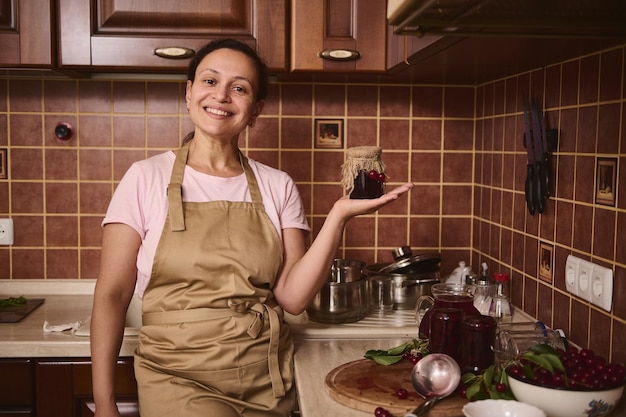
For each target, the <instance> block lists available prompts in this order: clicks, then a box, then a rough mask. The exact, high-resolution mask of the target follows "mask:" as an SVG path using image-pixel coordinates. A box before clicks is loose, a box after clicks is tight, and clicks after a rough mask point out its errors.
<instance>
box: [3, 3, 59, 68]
mask: <svg viewBox="0 0 626 417" xmlns="http://www.w3.org/2000/svg"><path fill="white" fill-rule="evenodd" d="M51 16H52V2H51V0H0V67H5V68H7V67H12V68H20V67H28V68H51V67H52V65H53V64H54V61H53V54H52V47H53V45H52V39H53V36H52V19H51Z"/></svg>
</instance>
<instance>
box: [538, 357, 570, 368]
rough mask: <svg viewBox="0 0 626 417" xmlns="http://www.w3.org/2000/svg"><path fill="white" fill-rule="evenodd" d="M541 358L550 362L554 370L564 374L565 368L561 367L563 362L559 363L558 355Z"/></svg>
mask: <svg viewBox="0 0 626 417" xmlns="http://www.w3.org/2000/svg"><path fill="white" fill-rule="evenodd" d="M541 356H543V357H544V358H545V359H546V360H547V361H548V362H550V363H551V364H552V367H553V368H554V369H557V370H559V371H561V372H565V367H564V366H563V362H561V358H559V356H558V354H554V355H553V354H544V355H541Z"/></svg>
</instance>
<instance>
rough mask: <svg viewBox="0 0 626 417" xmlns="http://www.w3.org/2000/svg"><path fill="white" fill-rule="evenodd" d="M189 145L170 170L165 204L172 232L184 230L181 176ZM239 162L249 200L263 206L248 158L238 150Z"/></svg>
mask: <svg viewBox="0 0 626 417" xmlns="http://www.w3.org/2000/svg"><path fill="white" fill-rule="evenodd" d="M189 143H190V142H187V143H185V144H184V145H183V146H182V147H181V148H180V149H179V150H178V153H177V154H176V160H175V161H174V167H173V168H172V175H171V177H170V183H169V185H168V186H167V203H168V213H169V218H170V227H171V230H172V231H174V232H180V231H183V230H185V215H184V212H183V188H182V184H183V176H184V174H185V166H186V165H187V158H188V157H189ZM237 152H238V153H239V162H240V163H241V167H242V169H243V172H244V173H245V174H246V181H247V182H248V190H249V191H250V199H251V200H252V202H253V203H261V204H263V197H262V195H261V190H260V189H259V184H258V183H257V180H256V177H255V176H254V172H252V168H250V164H249V163H248V158H246V157H245V156H244V155H243V153H241V151H240V150H239V149H237Z"/></svg>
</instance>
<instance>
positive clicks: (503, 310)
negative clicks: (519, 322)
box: [489, 272, 513, 322]
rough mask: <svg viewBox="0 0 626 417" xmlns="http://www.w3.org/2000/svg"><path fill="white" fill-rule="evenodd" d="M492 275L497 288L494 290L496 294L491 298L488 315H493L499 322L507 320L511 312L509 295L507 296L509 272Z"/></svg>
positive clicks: (509, 319)
mask: <svg viewBox="0 0 626 417" xmlns="http://www.w3.org/2000/svg"><path fill="white" fill-rule="evenodd" d="M493 276H494V278H495V280H496V282H497V283H498V290H497V291H496V295H494V297H493V298H492V299H491V306H490V307H489V315H490V316H492V317H495V318H496V320H498V321H499V322H509V321H511V319H512V317H511V316H512V314H513V311H512V309H511V304H510V303H509V297H508V296H507V293H508V287H507V285H508V284H507V281H508V280H509V274H505V273H502V272H497V273H495V274H494V275H493Z"/></svg>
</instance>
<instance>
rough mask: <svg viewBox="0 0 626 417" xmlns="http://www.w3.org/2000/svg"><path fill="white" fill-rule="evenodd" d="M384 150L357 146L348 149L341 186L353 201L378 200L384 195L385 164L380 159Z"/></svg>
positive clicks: (375, 147)
mask: <svg viewBox="0 0 626 417" xmlns="http://www.w3.org/2000/svg"><path fill="white" fill-rule="evenodd" d="M381 153H382V148H380V147H378V146H357V147H353V148H348V149H347V151H346V162H344V164H343V165H342V167H341V168H342V169H341V171H342V175H343V177H342V180H341V185H342V187H343V188H344V190H346V193H347V194H349V195H350V198H352V199H371V198H378V197H380V196H381V195H383V194H384V192H385V191H384V186H385V180H386V179H387V178H386V176H385V164H384V163H383V161H382V160H381V159H380V154H381Z"/></svg>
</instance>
